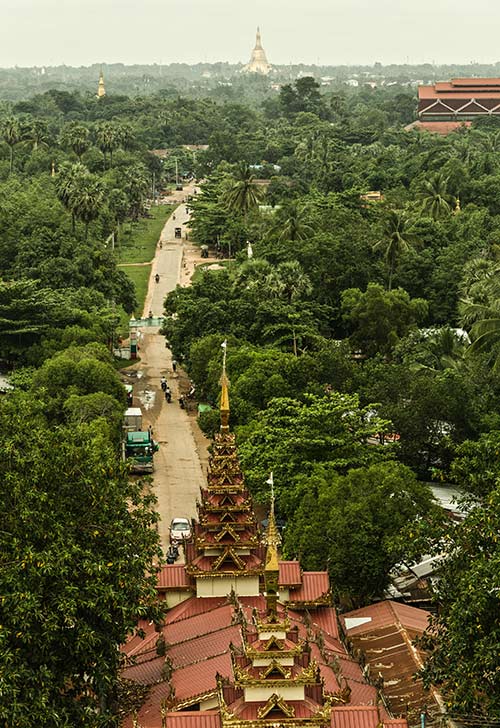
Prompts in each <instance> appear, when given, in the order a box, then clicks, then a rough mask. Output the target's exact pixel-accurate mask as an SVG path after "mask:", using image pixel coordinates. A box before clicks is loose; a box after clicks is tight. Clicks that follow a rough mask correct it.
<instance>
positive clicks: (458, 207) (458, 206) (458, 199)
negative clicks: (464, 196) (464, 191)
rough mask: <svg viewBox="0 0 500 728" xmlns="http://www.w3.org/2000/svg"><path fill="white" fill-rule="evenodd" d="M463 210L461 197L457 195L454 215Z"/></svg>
mask: <svg viewBox="0 0 500 728" xmlns="http://www.w3.org/2000/svg"><path fill="white" fill-rule="evenodd" d="M460 211H461V209H460V197H459V196H458V195H457V199H456V201H455V209H454V210H453V214H454V215H458V213H459V212H460Z"/></svg>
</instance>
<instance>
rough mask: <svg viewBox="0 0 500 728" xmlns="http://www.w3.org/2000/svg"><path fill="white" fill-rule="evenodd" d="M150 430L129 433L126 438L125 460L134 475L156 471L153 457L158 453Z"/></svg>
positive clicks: (156, 444)
mask: <svg viewBox="0 0 500 728" xmlns="http://www.w3.org/2000/svg"><path fill="white" fill-rule="evenodd" d="M158 447H159V446H158V443H157V442H155V441H154V440H153V438H152V436H151V433H150V432H149V430H145V431H144V432H143V431H142V430H139V431H138V432H134V431H131V432H127V434H126V436H125V460H126V461H127V462H128V463H129V465H130V470H131V472H132V473H152V472H153V471H154V462H153V456H154V454H155V452H158Z"/></svg>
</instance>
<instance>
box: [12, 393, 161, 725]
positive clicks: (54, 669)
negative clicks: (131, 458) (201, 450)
mask: <svg viewBox="0 0 500 728" xmlns="http://www.w3.org/2000/svg"><path fill="white" fill-rule="evenodd" d="M0 432H1V435H0V438H1V445H0V446H1V449H2V452H3V454H4V455H3V457H2V458H1V461H0V476H1V482H2V488H1V489H0V505H1V508H2V513H3V516H2V530H1V531H0V592H1V594H2V608H1V611H2V621H1V628H0V663H1V664H2V670H1V671H0V693H1V695H2V699H1V700H0V721H1V722H2V723H3V724H5V725H11V726H17V727H18V728H31V727H32V726H33V725H34V724H36V725H46V726H49V725H58V726H76V725H78V726H82V728H85V727H87V728H97V726H103V727H104V726H111V725H115V724H116V710H117V701H116V695H117V680H118V670H119V666H120V653H119V646H120V644H122V643H123V642H124V640H125V639H126V637H127V635H128V634H130V633H132V632H134V631H135V629H136V624H137V620H138V619H140V618H144V619H155V620H161V616H162V611H161V609H160V608H159V606H158V604H157V602H156V589H155V586H156V567H155V560H156V559H158V558H159V557H160V549H159V546H158V535H157V531H156V529H155V523H156V521H157V517H156V514H155V513H154V511H153V499H152V497H151V496H144V495H143V494H142V486H141V484H140V483H139V482H134V481H131V480H129V478H128V477H127V474H126V472H125V471H124V468H123V467H122V466H121V464H120V462H119V459H118V458H117V453H116V450H115V448H114V447H113V446H112V445H111V444H110V441H109V438H108V435H107V428H106V426H105V425H104V424H103V420H99V421H96V422H94V423H93V424H91V425H87V424H81V425H77V424H75V423H73V424H72V426H71V427H64V426H59V427H49V426H47V424H46V423H45V421H44V417H43V413H42V408H41V405H40V403H39V402H37V400H35V399H30V400H28V397H27V395H15V396H13V397H11V396H8V397H7V398H5V399H4V400H3V401H2V402H1V403H0Z"/></svg>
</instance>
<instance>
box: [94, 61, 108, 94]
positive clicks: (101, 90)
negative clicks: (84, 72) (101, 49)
mask: <svg viewBox="0 0 500 728" xmlns="http://www.w3.org/2000/svg"><path fill="white" fill-rule="evenodd" d="M96 96H97V98H98V99H102V98H103V97H104V96H106V89H105V88H104V76H103V75H102V68H101V70H100V72H99V83H98V85H97V94H96Z"/></svg>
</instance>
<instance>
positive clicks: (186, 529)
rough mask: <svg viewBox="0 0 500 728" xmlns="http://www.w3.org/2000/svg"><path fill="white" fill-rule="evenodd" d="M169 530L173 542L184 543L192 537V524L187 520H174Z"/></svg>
mask: <svg viewBox="0 0 500 728" xmlns="http://www.w3.org/2000/svg"><path fill="white" fill-rule="evenodd" d="M169 530H170V540H171V541H184V540H185V539H189V538H191V535H192V531H191V522H190V521H189V520H188V519H187V518H172V521H171V522H170V529H169Z"/></svg>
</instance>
